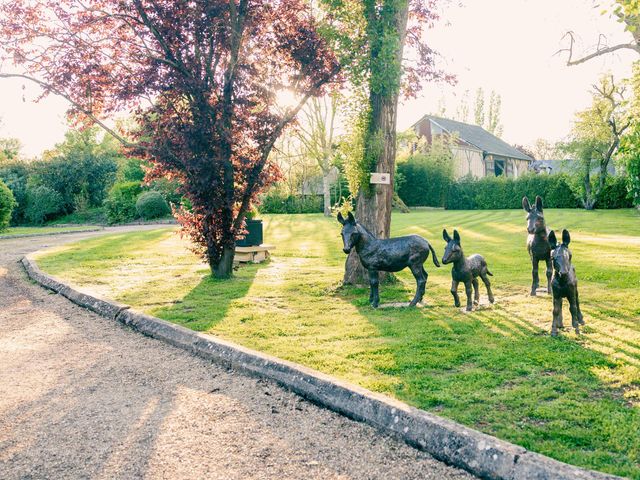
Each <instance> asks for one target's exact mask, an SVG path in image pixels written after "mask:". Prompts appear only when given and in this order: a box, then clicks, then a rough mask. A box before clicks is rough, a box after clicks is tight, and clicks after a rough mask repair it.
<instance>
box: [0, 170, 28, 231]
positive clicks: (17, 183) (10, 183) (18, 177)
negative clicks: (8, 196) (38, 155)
mask: <svg viewBox="0 0 640 480" xmlns="http://www.w3.org/2000/svg"><path fill="white" fill-rule="evenodd" d="M30 173H31V166H30V165H29V164H28V163H25V162H21V161H19V160H14V161H11V162H3V163H2V164H0V180H1V181H3V182H4V183H5V185H6V186H7V187H9V190H11V193H13V198H14V199H15V201H16V202H17V205H16V207H15V208H14V209H13V214H12V216H11V223H12V224H14V225H15V224H19V223H23V222H24V221H25V217H24V213H25V209H26V208H27V180H28V179H29V175H30Z"/></svg>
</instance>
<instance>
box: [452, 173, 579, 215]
mask: <svg viewBox="0 0 640 480" xmlns="http://www.w3.org/2000/svg"><path fill="white" fill-rule="evenodd" d="M525 195H526V196H528V197H529V198H532V197H535V196H536V195H540V196H541V197H542V198H543V199H544V204H545V206H546V207H549V208H576V207H578V206H579V204H578V199H577V198H576V196H575V195H574V193H573V191H572V190H571V188H570V187H569V183H568V181H567V177H566V176H565V175H535V174H527V175H523V176H521V177H518V178H507V177H503V176H502V177H484V178H480V179H474V178H469V177H465V178H461V179H460V180H458V181H456V182H453V183H452V184H451V185H450V186H449V190H448V192H447V196H446V199H445V205H444V206H445V208H446V209H449V210H493V209H505V208H511V209H515V208H522V197H523V196H525Z"/></svg>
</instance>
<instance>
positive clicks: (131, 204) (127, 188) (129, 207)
mask: <svg viewBox="0 0 640 480" xmlns="http://www.w3.org/2000/svg"><path fill="white" fill-rule="evenodd" d="M141 192H142V186H141V185H140V183H139V182H119V183H116V184H115V185H113V187H112V188H111V190H109V195H108V196H107V199H106V200H105V201H104V207H105V212H106V214H107V221H108V222H109V223H111V224H113V223H126V222H130V221H132V220H135V218H136V216H137V211H136V200H137V199H138V195H140V193H141Z"/></svg>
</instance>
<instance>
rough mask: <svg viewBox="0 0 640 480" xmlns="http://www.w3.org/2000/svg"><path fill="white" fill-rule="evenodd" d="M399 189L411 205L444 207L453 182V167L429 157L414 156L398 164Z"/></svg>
mask: <svg viewBox="0 0 640 480" xmlns="http://www.w3.org/2000/svg"><path fill="white" fill-rule="evenodd" d="M396 178H397V189H398V195H399V196H400V198H401V199H402V200H403V201H404V203H406V204H407V205H409V206H410V207H414V206H423V207H442V206H444V203H445V198H446V195H447V192H448V190H449V186H450V185H451V182H452V173H451V167H450V166H448V165H446V164H444V163H443V162H438V161H434V160H433V159H432V158H430V157H429V156H427V155H413V156H411V157H409V158H408V159H407V161H406V162H403V163H399V164H398V172H397V177H396Z"/></svg>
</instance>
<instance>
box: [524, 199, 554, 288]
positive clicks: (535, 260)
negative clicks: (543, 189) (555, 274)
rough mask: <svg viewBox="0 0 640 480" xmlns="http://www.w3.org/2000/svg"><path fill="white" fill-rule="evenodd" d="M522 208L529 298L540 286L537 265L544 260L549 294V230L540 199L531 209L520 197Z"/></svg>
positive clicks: (526, 201) (527, 202) (525, 200)
mask: <svg viewBox="0 0 640 480" xmlns="http://www.w3.org/2000/svg"><path fill="white" fill-rule="evenodd" d="M522 208H524V211H525V212H527V232H529V237H528V239H527V250H529V256H530V257H531V265H532V267H533V268H532V271H531V274H532V275H533V282H532V283H531V296H532V297H534V296H535V295H536V290H538V287H539V286H540V277H539V276H538V264H539V263H540V260H544V261H545V263H546V264H547V272H546V273H547V293H551V256H550V254H551V247H550V246H549V239H548V235H549V230H547V225H546V224H545V222H544V214H543V212H542V198H540V196H536V202H535V205H534V206H533V207H532V206H531V204H530V203H529V199H528V198H527V197H522Z"/></svg>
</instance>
